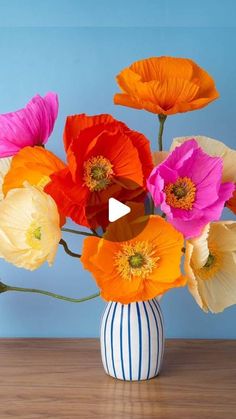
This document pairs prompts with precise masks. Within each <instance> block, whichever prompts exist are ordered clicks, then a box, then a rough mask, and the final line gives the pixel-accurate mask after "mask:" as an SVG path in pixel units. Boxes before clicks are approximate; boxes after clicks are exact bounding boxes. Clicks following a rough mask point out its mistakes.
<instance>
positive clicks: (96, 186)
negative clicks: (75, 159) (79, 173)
mask: <svg viewBox="0 0 236 419" xmlns="http://www.w3.org/2000/svg"><path fill="white" fill-rule="evenodd" d="M112 167H113V166H112V164H111V162H110V161H109V160H108V159H106V158H105V157H103V156H96V157H91V158H90V159H89V160H87V161H86V162H85V163H84V184H85V185H86V186H87V187H88V188H89V190H90V191H91V192H98V191H102V190H103V189H106V188H107V186H108V185H110V184H111V183H112V175H113V174H114V172H113V170H112Z"/></svg>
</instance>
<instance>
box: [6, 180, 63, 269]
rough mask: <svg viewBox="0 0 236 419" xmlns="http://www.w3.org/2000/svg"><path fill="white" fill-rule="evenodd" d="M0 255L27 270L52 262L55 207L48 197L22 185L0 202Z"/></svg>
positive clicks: (57, 225) (56, 224) (57, 236)
mask: <svg viewBox="0 0 236 419" xmlns="http://www.w3.org/2000/svg"><path fill="white" fill-rule="evenodd" d="M0 214H1V217H0V257H1V258H4V259H5V260H6V261H8V262H10V263H12V264H13V265H16V266H18V267H22V268H25V269H29V270H34V269H37V268H38V267H39V266H40V265H42V264H43V263H44V262H45V261H47V262H48V264H49V265H52V263H53V261H54V258H55V255H56V252H57V247H58V243H59V241H60V239H61V230H60V220H59V214H58V210H57V206H56V204H55V202H54V200H53V199H52V198H51V196H49V195H47V194H46V193H45V192H43V191H41V190H40V189H38V188H36V187H34V186H30V185H25V187H24V188H19V189H12V190H11V191H10V192H8V194H7V196H6V197H5V199H3V200H2V201H1V202H0Z"/></svg>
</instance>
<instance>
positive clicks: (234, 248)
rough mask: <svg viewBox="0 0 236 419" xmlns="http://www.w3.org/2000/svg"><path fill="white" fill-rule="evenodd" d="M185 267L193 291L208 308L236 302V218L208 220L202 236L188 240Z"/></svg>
mask: <svg viewBox="0 0 236 419" xmlns="http://www.w3.org/2000/svg"><path fill="white" fill-rule="evenodd" d="M184 268H185V273H186V274H187V277H188V287H189V291H190V292H191V294H192V295H193V297H194V298H195V300H196V302H197V303H198V305H199V306H200V307H201V308H202V309H203V310H204V311H206V312H207V311H211V312H212V313H218V312H221V311H223V310H224V309H225V308H226V307H229V306H231V305H233V304H236V222H233V221H222V222H215V223H211V224H208V225H207V226H206V227H205V229H204V230H203V233H202V234H201V236H199V237H197V238H196V239H192V240H187V241H186V253H185V263H184Z"/></svg>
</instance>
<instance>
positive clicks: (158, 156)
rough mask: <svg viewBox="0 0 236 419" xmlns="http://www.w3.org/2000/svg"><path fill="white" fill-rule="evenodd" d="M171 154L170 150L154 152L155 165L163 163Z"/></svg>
mask: <svg viewBox="0 0 236 419" xmlns="http://www.w3.org/2000/svg"><path fill="white" fill-rule="evenodd" d="M168 155H169V152H168V151H154V152H153V153H152V161H153V164H154V166H157V165H158V164H160V163H162V162H163V161H164V160H165V159H166V158H167V157H168Z"/></svg>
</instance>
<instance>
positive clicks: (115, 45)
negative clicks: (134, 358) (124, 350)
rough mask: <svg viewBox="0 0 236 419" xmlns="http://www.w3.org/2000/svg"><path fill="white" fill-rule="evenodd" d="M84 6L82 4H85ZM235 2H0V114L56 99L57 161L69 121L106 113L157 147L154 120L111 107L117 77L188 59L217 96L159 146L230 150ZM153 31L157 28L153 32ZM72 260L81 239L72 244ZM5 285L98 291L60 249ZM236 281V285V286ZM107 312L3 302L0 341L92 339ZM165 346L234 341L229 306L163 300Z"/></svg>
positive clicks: (182, 294)
mask: <svg viewBox="0 0 236 419" xmlns="http://www.w3.org/2000/svg"><path fill="white" fill-rule="evenodd" d="M85 3H86V4H85ZM234 4H235V2H234V1H233V0H232V1H231V0H228V1H227V0H225V1H224V4H223V6H222V2H221V1H210V0H209V1H206V0H205V1H198V2H195V4H193V2H189V1H186V0H178V1H174V0H172V1H167V0H166V1H164V0H162V1H158V0H157V1H154V0H149V1H137V0H136V1H126V2H125V1H123V0H121V1H119V2H114V6H113V5H112V2H111V1H109V0H107V1H104V0H103V1H100V2H98V1H91V0H90V1H88V0H87V1H86V2H82V1H75V0H67V1H60V0H57V1H53V0H51V1H45V0H44V1H41V2H38V1H27V0H25V1H24V0H22V1H21V2H19V1H17V0H15V1H7V0H5V1H1V0H0V113H3V112H8V111H10V110H15V109H17V108H19V107H21V106H22V105H24V104H25V103H26V102H27V101H28V100H29V99H30V98H31V97H32V96H33V95H34V94H35V93H37V92H38V93H40V94H44V93H46V92H47V91H48V90H54V91H56V92H58V94H59V99H60V112H59V117H58V120H57V123H56V126H55V130H54V133H53V136H52V137H51V140H50V142H49V145H48V146H49V148H50V149H51V150H52V151H54V152H56V153H57V154H58V155H59V156H61V157H62V158H64V152H63V146H62V131H63V125H64V121H65V117H66V115H68V114H72V113H80V112H86V113H89V114H94V113H102V112H109V113H112V114H113V115H114V116H115V117H116V118H118V119H122V120H123V121H124V122H125V123H127V124H128V125H129V126H130V127H131V128H134V129H137V130H140V131H141V132H143V133H144V134H145V135H146V136H147V137H148V138H149V139H150V141H151V142H152V145H153V147H155V145H156V135H157V121H156V118H155V117H154V116H153V115H152V114H148V113H145V112H139V111H135V110H132V109H128V108H122V107H115V106H114V105H113V103H112V96H113V94H114V93H115V92H116V91H117V87H116V83H115V75H116V74H117V73H118V72H119V70H120V69H122V68H123V67H125V66H127V65H129V64H130V63H131V62H132V61H134V60H137V59H140V58H144V57H148V56H151V55H168V54H169V55H175V56H186V57H190V58H193V59H194V60H196V61H197V62H198V63H199V64H200V65H201V66H203V67H204V68H206V69H207V70H208V71H209V72H210V73H211V74H212V75H213V77H214V78H215V81H216V84H217V87H218V90H219V91H220V94H221V97H220V99H219V100H218V101H216V102H215V103H213V104H212V105H210V106H209V107H207V108H206V109H203V110H200V111H197V112H192V113H187V114H182V115H176V116H173V117H170V118H169V120H168V121H167V124H166V131H165V144H166V148H167V147H168V146H169V145H170V143H171V139H172V138H173V137H174V136H181V135H192V134H204V135H208V136H212V137H215V138H218V139H221V140H223V141H224V142H225V143H226V144H228V145H229V146H231V147H234V148H235V145H236V141H235V137H236V130H235V116H236V106H235V97H236V48H235V45H236V29H235V27H233V26H234V22H235V14H236V6H235V5H234ZM155 25H156V27H154V26H155ZM69 242H70V246H71V248H73V249H74V250H75V251H76V250H77V251H79V250H80V248H81V242H80V241H79V240H78V239H76V240H75V239H74V238H73V239H70V240H69ZM0 277H1V278H2V280H3V281H5V282H7V283H10V284H15V285H18V286H27V287H40V288H43V289H48V290H52V291H56V292H58V293H63V294H66V295H71V296H82V295H87V294H89V293H92V292H94V291H95V290H96V287H95V284H94V282H93V280H92V279H91V277H90V274H89V273H88V272H85V271H83V270H82V268H81V265H80V262H79V261H77V260H73V259H70V258H69V256H67V255H65V254H64V253H63V251H62V249H59V251H58V255H57V258H56V263H55V265H54V267H53V268H51V269H49V268H48V267H47V266H46V265H45V266H43V267H42V268H40V269H39V270H38V271H36V272H33V273H30V272H27V271H24V270H19V269H16V268H14V267H13V266H10V265H9V264H7V263H5V262H4V261H1V262H0ZM235 280H236V278H235ZM103 307H104V303H103V302H102V301H101V300H99V299H97V300H93V301H91V302H88V303H85V304H82V305H76V304H70V303H66V302H60V301H56V300H52V299H49V298H46V297H45V298H44V297H41V296H37V295H23V294H16V293H7V294H4V295H0V336H6V337H7V336H26V337H28V336H45V337H46V336H62V337H63V336H82V337H86V336H97V335H98V333H99V322H100V315H101V312H102V310H103ZM162 307H163V311H164V316H165V323H166V329H167V335H168V336H169V337H203V338H213V337H219V338H226V337H228V338H236V328H235V316H236V307H232V308H229V309H227V310H226V311H225V312H224V313H223V314H219V315H217V316H213V315H210V314H208V315H206V314H204V313H202V312H201V310H200V309H199V308H198V306H197V305H196V303H195V301H194V300H193V299H192V297H191V296H190V295H189V294H188V291H187V290H185V289H179V290H173V291H171V292H170V293H169V294H167V295H166V296H165V297H164V298H163V300H162Z"/></svg>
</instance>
